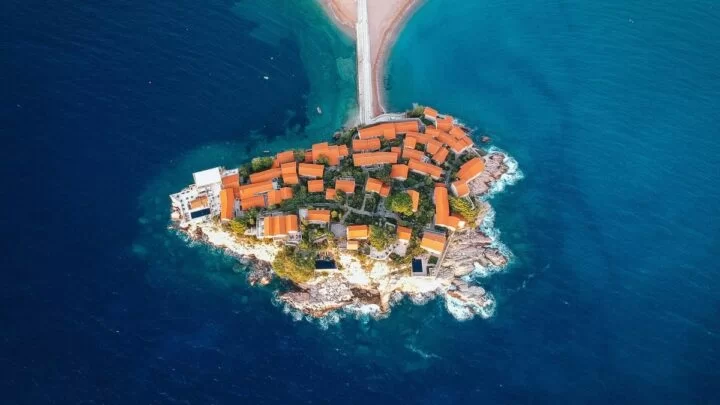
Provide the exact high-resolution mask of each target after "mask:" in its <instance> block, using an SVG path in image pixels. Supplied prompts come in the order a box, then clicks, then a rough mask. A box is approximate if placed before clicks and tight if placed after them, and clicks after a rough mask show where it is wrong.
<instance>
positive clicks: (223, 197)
mask: <svg viewBox="0 0 720 405" xmlns="http://www.w3.org/2000/svg"><path fill="white" fill-rule="evenodd" d="M234 217H235V195H234V193H233V189H232V188H224V189H222V190H220V219H233V218H234Z"/></svg>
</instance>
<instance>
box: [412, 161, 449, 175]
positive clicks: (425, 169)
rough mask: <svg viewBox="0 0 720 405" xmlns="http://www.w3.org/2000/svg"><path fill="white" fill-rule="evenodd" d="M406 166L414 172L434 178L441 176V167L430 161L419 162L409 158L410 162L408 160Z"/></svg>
mask: <svg viewBox="0 0 720 405" xmlns="http://www.w3.org/2000/svg"><path fill="white" fill-rule="evenodd" d="M408 167H409V168H410V170H412V171H414V172H418V173H421V174H424V175H428V176H430V177H432V178H434V179H439V178H440V177H441V176H442V169H441V168H439V167H437V166H435V165H433V164H430V163H425V162H421V161H419V160H415V159H410V162H408Z"/></svg>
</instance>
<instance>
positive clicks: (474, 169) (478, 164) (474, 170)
mask: <svg viewBox="0 0 720 405" xmlns="http://www.w3.org/2000/svg"><path fill="white" fill-rule="evenodd" d="M483 170H485V161H484V160H483V159H482V158H481V157H474V158H472V159H470V160H468V161H467V162H465V163H464V164H463V165H462V166H460V170H458V172H457V177H458V179H460V180H464V181H470V180H472V179H474V178H475V177H477V176H479V175H480V173H482V172H483Z"/></svg>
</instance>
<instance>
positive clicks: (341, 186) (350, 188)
mask: <svg viewBox="0 0 720 405" xmlns="http://www.w3.org/2000/svg"><path fill="white" fill-rule="evenodd" d="M335 190H342V191H344V192H345V194H352V193H354V192H355V179H337V180H335Z"/></svg>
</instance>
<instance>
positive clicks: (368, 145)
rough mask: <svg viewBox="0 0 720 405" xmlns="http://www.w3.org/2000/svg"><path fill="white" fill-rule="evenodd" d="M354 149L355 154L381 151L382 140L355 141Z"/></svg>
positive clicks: (353, 143) (353, 142)
mask: <svg viewBox="0 0 720 405" xmlns="http://www.w3.org/2000/svg"><path fill="white" fill-rule="evenodd" d="M352 148H353V151H354V152H359V151H364V152H372V151H376V150H379V149H380V138H371V139H353V141H352Z"/></svg>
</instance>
